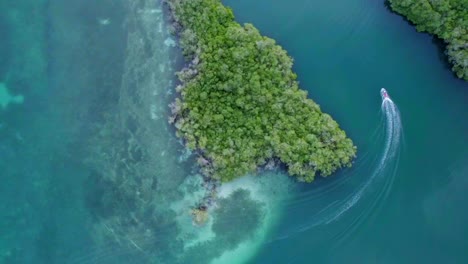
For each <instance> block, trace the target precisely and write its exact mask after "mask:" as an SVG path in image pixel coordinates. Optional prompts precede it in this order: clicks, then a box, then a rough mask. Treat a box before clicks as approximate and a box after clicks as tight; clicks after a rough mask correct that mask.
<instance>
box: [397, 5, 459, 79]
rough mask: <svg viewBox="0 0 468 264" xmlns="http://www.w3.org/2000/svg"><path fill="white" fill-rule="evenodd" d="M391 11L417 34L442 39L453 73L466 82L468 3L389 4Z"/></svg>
mask: <svg viewBox="0 0 468 264" xmlns="http://www.w3.org/2000/svg"><path fill="white" fill-rule="evenodd" d="M389 2H390V5H391V7H392V9H393V10H394V11H396V12H398V13H400V14H402V15H404V16H405V17H407V18H408V20H409V21H411V22H412V23H414V24H416V29H417V30H418V31H423V32H428V33H430V34H434V35H436V36H437V37H439V38H441V39H443V40H444V41H445V43H446V44H447V49H446V54H447V56H448V59H449V61H450V63H451V64H452V65H453V67H452V70H453V71H454V72H455V74H456V75H457V76H458V78H462V79H464V80H465V81H468V1H467V0H438V1H430V0H389Z"/></svg>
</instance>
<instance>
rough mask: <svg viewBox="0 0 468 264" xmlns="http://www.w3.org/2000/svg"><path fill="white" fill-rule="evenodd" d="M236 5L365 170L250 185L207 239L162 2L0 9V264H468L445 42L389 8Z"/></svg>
mask: <svg viewBox="0 0 468 264" xmlns="http://www.w3.org/2000/svg"><path fill="white" fill-rule="evenodd" d="M225 3H226V4H227V5H229V6H232V7H233V9H234V12H235V14H236V16H237V18H238V19H239V21H241V22H251V23H253V24H255V26H257V27H258V28H259V29H260V31H261V32H262V33H263V34H265V35H267V36H270V37H272V38H274V39H276V40H277V42H278V43H279V44H281V45H282V46H283V47H285V48H286V49H287V50H288V52H289V54H290V55H292V56H293V57H294V59H295V66H294V67H295V71H296V72H297V73H298V75H299V80H300V85H301V87H302V88H303V89H307V90H308V91H309V94H310V96H311V97H312V98H313V99H314V100H315V101H317V102H318V103H319V104H320V105H321V107H322V109H323V110H324V111H325V112H328V113H330V114H331V115H332V116H333V117H334V118H335V119H336V120H337V121H338V122H339V123H340V125H341V126H342V127H343V128H344V129H345V130H346V132H347V134H348V135H349V136H350V137H351V138H352V139H353V140H354V142H355V144H356V145H357V146H358V158H357V159H356V161H355V164H354V166H353V168H351V169H346V170H343V171H340V172H339V173H337V174H336V175H334V176H333V177H329V178H327V179H318V180H317V181H316V182H314V183H313V184H308V185H306V184H298V183H295V182H294V181H292V179H291V178H289V177H287V176H286V175H284V174H283V173H281V172H267V173H265V174H264V175H263V176H262V177H252V176H249V177H245V178H242V179H239V180H237V181H235V182H233V183H230V184H227V185H225V186H223V187H222V188H221V189H220V190H219V193H218V196H219V201H218V206H217V207H214V208H213V209H210V218H209V221H208V222H207V223H206V225H205V226H203V227H198V226H196V225H194V224H193V223H192V221H191V216H190V209H192V208H193V207H195V206H197V204H198V202H199V201H200V200H201V199H203V197H204V196H205V195H206V190H205V188H203V187H202V182H203V180H202V179H201V177H200V176H199V175H197V171H196V167H195V166H194V165H195V162H194V158H193V156H192V155H191V154H190V153H189V152H187V151H186V150H184V148H183V146H182V145H181V144H180V142H179V140H178V139H177V138H176V137H175V134H174V130H173V128H172V127H171V126H170V125H169V124H168V122H167V116H168V115H169V112H170V110H169V107H168V104H169V103H170V102H171V101H172V100H173V99H174V96H175V94H174V93H175V92H174V86H175V85H176V79H175V77H174V72H175V71H176V70H177V69H178V68H179V67H180V65H181V62H182V59H181V58H180V52H179V50H178V49H177V47H174V45H173V44H174V42H173V40H175V39H173V37H172V36H171V35H170V34H169V33H168V27H167V23H166V20H165V17H164V12H163V11H164V10H163V8H162V6H161V4H160V3H159V2H158V1H153V0H138V1H137V0H118V1H115V0H99V1H94V0H84V1H63V0H60V1H59V0H50V1H45V0H44V1H37V0H35V1H32V0H18V1H14V2H12V1H7V0H0V10H1V15H0V33H1V34H2V39H3V40H2V42H0V56H1V58H2V60H1V61H0V97H1V98H0V179H1V180H2V184H1V185H0V200H1V201H2V203H0V230H1V232H0V263H151V262H153V263H209V262H212V263H246V262H252V263H310V262H311V261H312V260H313V261H314V262H317V263H345V262H346V263H415V262H425V263H442V262H444V263H466V262H468V252H467V251H466V247H467V246H468V240H467V237H468V226H467V225H466V223H467V222H468V210H467V209H466V206H464V205H465V204H466V202H468V199H467V197H466V195H464V192H465V190H466V189H467V188H468V180H467V178H466V176H467V175H468V166H467V164H468V152H467V151H466V150H467V149H468V136H467V135H468V134H467V131H468V123H467V122H466V121H465V119H466V114H467V113H468V109H467V108H468V107H467V104H466V102H467V100H468V92H467V91H468V90H467V88H468V85H467V84H466V83H465V82H462V81H461V80H458V79H456V78H455V77H454V76H453V74H452V73H451V72H450V70H449V69H448V68H447V63H446V61H445V60H444V58H443V54H441V49H440V47H439V46H438V43H436V42H434V41H433V40H432V38H431V37H430V36H428V35H425V34H420V33H417V32H416V31H415V30H414V28H413V27H412V26H411V25H409V24H408V23H407V22H405V21H404V20H403V19H402V18H401V17H399V16H397V15H395V14H392V13H391V12H389V10H388V9H387V8H386V7H385V5H384V3H383V1H369V0H352V1H347V2H346V3H344V2H343V1H337V0H332V1H310V0H292V1H288V2H284V1H277V0H275V1H266V0H258V1H255V2H254V3H253V2H252V1H247V0H238V1H231V0H226V1H225ZM381 87H386V89H387V91H388V92H389V94H390V96H391V98H392V102H390V101H388V100H385V101H382V99H381V97H380V94H379V91H380V88H381Z"/></svg>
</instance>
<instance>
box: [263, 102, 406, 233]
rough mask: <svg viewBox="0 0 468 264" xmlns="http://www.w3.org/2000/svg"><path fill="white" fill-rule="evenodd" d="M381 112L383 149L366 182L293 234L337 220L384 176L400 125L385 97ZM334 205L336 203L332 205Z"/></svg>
mask: <svg viewBox="0 0 468 264" xmlns="http://www.w3.org/2000/svg"><path fill="white" fill-rule="evenodd" d="M382 111H383V114H384V117H385V121H386V122H385V126H386V130H385V147H384V150H383V152H382V154H381V156H380V159H379V161H378V164H377V166H376V168H375V169H374V170H373V171H372V174H371V176H370V178H369V179H368V180H367V182H365V183H364V184H362V185H361V187H360V188H359V189H358V190H357V191H355V192H354V193H352V194H351V195H349V196H348V198H347V199H346V202H345V203H344V204H342V205H341V206H340V207H339V208H338V209H337V210H333V211H332V212H331V213H330V214H328V215H327V216H326V217H321V219H319V220H317V221H315V222H313V223H309V224H307V225H305V226H302V227H300V228H298V229H296V231H295V232H294V233H299V232H304V231H306V230H308V229H310V228H313V227H316V226H319V225H322V224H329V223H332V222H334V221H336V220H338V219H339V218H340V217H341V216H342V215H343V214H344V213H346V212H347V211H348V210H349V209H351V208H352V207H353V206H354V205H356V204H357V202H358V201H359V200H360V199H361V197H362V196H363V194H364V193H365V192H366V191H367V190H368V189H369V186H370V185H371V184H372V183H373V182H374V181H375V180H376V179H377V178H378V177H379V176H381V175H383V174H384V173H383V172H384V171H385V169H386V167H387V165H388V164H390V163H391V161H392V160H393V159H394V158H395V156H396V154H397V153H398V150H399V147H400V138H401V132H402V124H401V118H400V112H399V111H398V107H397V106H396V105H395V103H394V102H393V101H392V100H391V99H390V98H388V97H386V98H384V99H383V101H382ZM392 177H393V176H392ZM389 180H391V179H389ZM335 203H336V201H335V202H334V203H333V204H335ZM329 207H330V206H327V207H326V208H325V209H324V210H326V211H328V210H327V209H329ZM324 210H321V211H320V212H319V213H317V215H320V214H321V212H323V211H324ZM286 237H289V235H284V236H282V237H279V238H277V239H274V240H272V241H270V242H273V241H276V240H281V239H284V238H286Z"/></svg>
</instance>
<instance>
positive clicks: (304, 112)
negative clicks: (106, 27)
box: [168, 0, 356, 182]
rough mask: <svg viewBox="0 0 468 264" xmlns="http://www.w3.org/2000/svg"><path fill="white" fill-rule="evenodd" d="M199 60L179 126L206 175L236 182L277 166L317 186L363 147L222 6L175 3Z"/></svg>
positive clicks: (207, 1)
mask: <svg viewBox="0 0 468 264" xmlns="http://www.w3.org/2000/svg"><path fill="white" fill-rule="evenodd" d="M168 3H169V6H170V9H171V12H172V14H173V17H174V19H175V25H176V28H177V29H178V30H179V33H180V34H179V36H180V44H181V46H182V48H183V52H184V54H185V56H186V57H187V58H188V59H189V60H191V62H190V64H189V66H188V68H186V69H184V70H182V71H181V72H180V73H179V78H180V80H181V81H182V86H181V87H179V88H178V91H180V92H181V99H182V100H177V101H176V103H175V106H173V107H172V108H173V112H175V114H176V115H175V117H173V118H172V120H173V121H174V122H175V126H176V127H177V128H178V134H179V135H180V136H182V137H183V138H184V139H185V140H186V142H187V146H188V147H190V148H192V149H197V150H199V154H200V156H201V157H200V159H199V161H200V165H201V166H202V170H203V171H204V172H205V173H206V174H209V175H211V176H212V177H214V178H216V179H220V180H223V181H229V180H232V179H234V178H236V177H239V176H242V175H244V174H246V173H249V172H252V171H254V170H256V169H257V168H258V167H259V166H261V165H264V164H265V163H266V162H268V161H270V160H272V159H279V160H280V161H281V162H283V163H284V164H286V165H287V167H288V170H289V173H290V174H292V175H295V176H297V177H299V179H300V180H303V181H307V182H310V181H312V180H313V179H314V176H315V175H316V173H318V174H320V175H321V176H328V175H330V174H331V173H333V172H334V171H335V170H336V169H338V168H340V167H342V166H350V165H351V160H352V159H353V158H354V157H355V153H356V148H355V147H354V146H353V143H352V141H351V140H350V139H349V138H347V137H346V135H345V132H344V131H343V130H341V129H340V128H339V126H338V124H337V123H336V122H335V121H334V120H333V119H332V118H331V117H330V116H329V115H327V114H324V113H322V112H321V111H320V107H319V106H318V105H317V104H316V103H314V102H313V101H312V100H311V99H309V98H308V97H307V92H305V91H303V90H300V89H299V88H298V83H297V81H296V74H295V73H293V72H292V70H291V68H292V65H293V60H292V58H290V57H289V56H288V55H287V53H286V51H285V50H283V49H282V48H281V47H280V46H279V45H277V44H276V43H275V41H274V40H273V39H270V38H267V37H264V36H262V35H260V33H259V32H258V30H257V29H256V28H255V27H254V26H253V25H251V24H245V25H244V26H241V25H240V24H238V23H237V22H235V20H234V15H233V12H232V10H231V9H229V8H226V7H224V6H223V5H222V4H221V1H220V0H168Z"/></svg>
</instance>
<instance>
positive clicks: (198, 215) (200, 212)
mask: <svg viewBox="0 0 468 264" xmlns="http://www.w3.org/2000/svg"><path fill="white" fill-rule="evenodd" d="M191 215H192V219H193V222H194V223H195V224H196V225H197V226H203V225H205V224H206V222H207V221H208V218H209V214H208V211H207V208H206V206H200V207H199V208H195V209H192V211H191Z"/></svg>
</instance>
